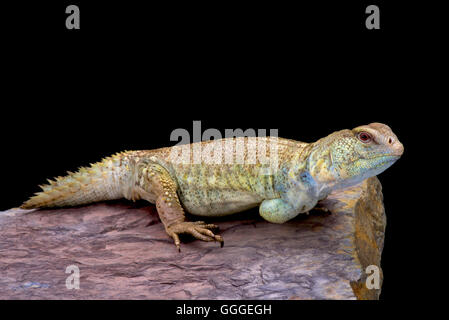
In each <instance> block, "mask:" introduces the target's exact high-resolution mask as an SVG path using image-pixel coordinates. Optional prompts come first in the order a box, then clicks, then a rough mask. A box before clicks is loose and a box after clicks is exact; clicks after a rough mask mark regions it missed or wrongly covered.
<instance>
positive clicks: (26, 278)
mask: <svg viewBox="0 0 449 320" xmlns="http://www.w3.org/2000/svg"><path fill="white" fill-rule="evenodd" d="M323 204H324V205H326V206H327V207H328V208H330V209H331V212H332V213H331V214H329V213H324V212H321V211H312V213H311V214H310V215H308V216H307V215H302V216H300V217H297V218H295V219H293V220H292V221H290V222H288V223H285V224H282V225H276V224H270V223H267V222H265V221H264V220H263V219H262V218H260V217H259V216H258V214H257V210H252V211H249V212H246V213H243V214H239V215H234V216H228V217H225V218H221V219H207V221H211V222H213V223H216V224H218V225H219V226H220V234H221V235H222V236H223V237H224V239H225V245H224V247H223V248H220V247H219V244H218V243H210V242H209V243H206V242H202V241H197V240H192V239H191V238H188V237H187V238H184V240H186V241H185V242H184V243H183V244H182V252H181V253H178V252H177V250H176V247H175V246H174V245H173V243H172V240H171V239H170V238H168V236H167V235H166V233H165V231H164V228H163V226H162V224H161V223H160V221H159V219H158V217H157V213H156V211H155V208H154V207H153V206H151V205H150V206H148V205H147V204H146V203H144V202H139V203H137V204H133V203H132V202H126V201H119V202H105V203H98V204H93V205H89V206H83V207H76V208H64V209H53V210H37V211H31V212H29V211H25V210H20V209H11V210H8V211H4V212H0V274H1V277H0V299H357V298H358V299H377V298H378V296H379V293H380V290H374V289H373V290H368V289H367V288H366V286H365V285H364V283H365V279H366V274H365V268H366V266H368V265H371V264H374V265H377V266H380V255H381V252H382V247H383V239H384V230H385V214H384V209H383V204H382V192H381V186H380V183H379V181H378V180H377V178H371V179H368V180H367V181H365V182H363V183H362V184H361V185H359V186H357V187H354V188H352V189H348V190H346V191H344V192H340V193H339V194H335V195H332V196H331V197H329V198H328V199H327V200H325V201H324V202H323ZM189 218H190V219H191V220H193V219H195V220H200V219H199V218H198V217H193V216H189ZM71 265H76V266H77V267H78V268H79V270H80V289H79V290H76V289H71V290H70V289H67V288H66V279H67V277H68V276H69V274H67V273H65V271H66V268H67V267H68V266H71Z"/></svg>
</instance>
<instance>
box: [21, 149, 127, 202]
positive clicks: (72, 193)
mask: <svg viewBox="0 0 449 320" xmlns="http://www.w3.org/2000/svg"><path fill="white" fill-rule="evenodd" d="M127 154H128V152H126V151H125V152H122V153H117V154H115V155H113V156H111V157H107V158H105V159H103V160H102V161H100V162H97V163H95V164H91V166H90V167H82V168H80V169H79V170H78V171H77V172H70V171H69V172H68V175H67V176H65V177H57V178H55V180H54V181H51V180H47V181H48V183H49V184H47V185H42V186H40V187H41V188H42V190H43V191H42V192H38V193H36V195H35V196H33V197H31V198H30V199H29V200H28V201H26V202H25V203H23V204H22V205H21V206H20V207H21V208H22V209H34V208H45V207H63V206H76V205H81V204H87V203H92V202H97V201H103V200H113V199H119V198H122V197H123V185H124V184H125V183H126V180H127V177H128V174H129V172H128V171H129V170H128V157H127Z"/></svg>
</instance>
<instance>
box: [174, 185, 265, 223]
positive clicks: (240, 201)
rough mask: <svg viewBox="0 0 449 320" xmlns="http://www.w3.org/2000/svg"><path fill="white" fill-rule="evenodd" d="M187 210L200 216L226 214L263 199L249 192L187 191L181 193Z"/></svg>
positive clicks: (254, 205) (251, 205)
mask: <svg viewBox="0 0 449 320" xmlns="http://www.w3.org/2000/svg"><path fill="white" fill-rule="evenodd" d="M180 198H181V202H182V204H183V206H184V208H185V209H186V211H187V212H189V213H191V214H194V215H199V216H217V217H218V216H225V215H229V214H233V213H237V212H241V211H245V210H247V209H250V208H254V207H257V206H258V205H259V204H260V203H261V202H262V200H263V199H261V198H260V197H258V196H256V195H253V194H251V193H247V192H239V191H234V190H232V191H231V190H230V191H223V190H220V191H218V190H217V191H213V190H209V191H207V192H206V194H203V193H202V192H201V191H187V192H182V193H181V195H180Z"/></svg>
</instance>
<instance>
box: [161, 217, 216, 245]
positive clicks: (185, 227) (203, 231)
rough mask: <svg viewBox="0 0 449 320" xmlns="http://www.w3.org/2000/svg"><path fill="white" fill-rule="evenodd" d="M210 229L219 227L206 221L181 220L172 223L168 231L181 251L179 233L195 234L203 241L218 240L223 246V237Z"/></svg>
mask: <svg viewBox="0 0 449 320" xmlns="http://www.w3.org/2000/svg"><path fill="white" fill-rule="evenodd" d="M209 229H218V226H216V225H215V224H206V223H205V222H204V221H195V222H185V221H184V222H179V223H176V224H174V225H171V226H169V227H168V228H167V233H168V235H169V236H170V237H172V238H173V240H174V241H175V245H176V248H178V251H179V252H181V241H180V240H179V236H178V235H179V234H181V233H187V234H190V235H192V236H194V237H195V238H196V239H199V240H203V241H218V242H220V245H221V247H223V244H224V241H223V238H222V237H221V236H219V235H215V234H214V233H213V232H212V231H210V230H209Z"/></svg>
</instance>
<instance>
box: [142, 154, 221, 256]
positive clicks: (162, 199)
mask: <svg viewBox="0 0 449 320" xmlns="http://www.w3.org/2000/svg"><path fill="white" fill-rule="evenodd" d="M138 174H139V175H141V176H142V175H143V178H144V179H139V180H138V181H139V184H140V185H139V189H140V190H142V191H143V193H142V198H144V199H145V198H146V196H145V195H149V194H151V195H152V197H151V198H153V197H155V198H156V201H155V202H156V209H157V212H158V214H159V218H160V219H161V221H162V223H163V224H164V227H165V231H166V232H167V234H168V235H169V236H170V237H171V238H173V240H174V242H175V245H176V247H177V248H178V250H179V251H181V241H180V240H179V234H190V235H192V236H193V237H195V238H196V239H199V240H203V241H218V242H220V244H221V246H223V238H222V237H221V236H219V235H215V234H214V233H213V232H212V231H211V230H210V229H218V227H217V226H216V225H214V224H206V223H205V222H203V221H195V222H189V221H185V214H184V209H183V207H182V205H181V203H180V201H179V197H178V194H177V183H176V181H175V180H174V179H173V178H172V177H171V176H170V174H169V172H168V171H167V170H166V169H165V168H164V167H162V166H161V165H159V164H157V163H149V164H148V165H146V166H144V167H141V168H140V169H139V173H138ZM147 200H149V201H150V202H154V200H153V199H147ZM152 200H153V201H152Z"/></svg>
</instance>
